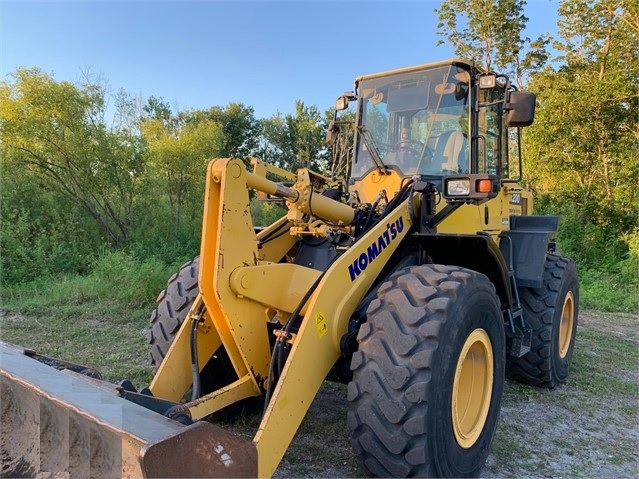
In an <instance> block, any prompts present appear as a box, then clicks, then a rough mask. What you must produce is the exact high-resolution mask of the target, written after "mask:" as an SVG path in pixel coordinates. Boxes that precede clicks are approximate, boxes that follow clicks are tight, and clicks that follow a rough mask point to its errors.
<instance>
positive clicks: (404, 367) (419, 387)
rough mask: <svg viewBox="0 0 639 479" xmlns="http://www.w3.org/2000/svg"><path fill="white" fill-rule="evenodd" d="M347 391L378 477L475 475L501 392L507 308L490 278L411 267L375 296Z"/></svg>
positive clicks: (363, 452)
mask: <svg viewBox="0 0 639 479" xmlns="http://www.w3.org/2000/svg"><path fill="white" fill-rule="evenodd" d="M358 342H359V350H358V351H357V352H355V353H354V354H353V359H352V364H351V369H352V370H353V380H352V381H351V382H350V383H349V385H348V399H349V401H350V403H351V405H350V408H349V412H348V427H349V430H350V433H351V443H352V445H353V449H354V451H355V453H356V454H357V455H358V456H359V459H360V462H361V464H362V466H363V468H364V469H365V470H366V472H367V473H368V474H371V475H373V476H377V477H473V476H478V475H479V473H480V471H481V468H482V467H483V465H484V463H485V461H486V458H487V456H488V452H489V447H490V444H491V442H492V438H493V435H494V432H495V428H496V426H497V420H498V417H499V408H500V402H501V396H502V392H503V387H504V370H505V335H504V327H503V319H502V314H501V311H500V302H499V299H498V297H497V295H496V294H495V289H494V287H493V285H492V283H490V281H489V280H488V278H487V277H486V276H484V275H483V274H480V273H477V272H475V271H471V270H468V269H464V268H459V267H452V266H442V265H422V266H413V267H409V268H404V269H402V270H399V271H397V272H396V273H394V274H393V275H391V276H390V277H389V279H388V280H387V281H385V282H384V283H382V284H381V286H380V287H379V288H378V291H377V299H375V300H373V301H372V302H371V304H370V306H369V308H368V311H367V322H366V323H364V324H363V325H362V326H361V328H360V331H359V334H358Z"/></svg>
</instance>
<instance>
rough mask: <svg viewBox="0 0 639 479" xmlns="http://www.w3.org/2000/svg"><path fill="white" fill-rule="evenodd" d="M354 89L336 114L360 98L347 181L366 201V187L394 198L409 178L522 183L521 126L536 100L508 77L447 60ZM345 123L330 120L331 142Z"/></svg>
mask: <svg viewBox="0 0 639 479" xmlns="http://www.w3.org/2000/svg"><path fill="white" fill-rule="evenodd" d="M497 80H499V81H497ZM355 90H356V91H355V94H354V95H353V94H344V95H342V96H341V97H340V98H339V99H338V102H337V104H336V110H338V111H339V110H344V109H346V107H347V106H348V102H349V101H351V100H357V109H356V112H355V128H354V148H353V154H352V158H351V161H350V173H349V179H350V180H349V181H350V186H351V188H350V189H351V191H356V192H357V194H358V195H359V197H360V198H359V199H360V200H361V201H364V202H369V201H371V200H372V197H371V195H372V194H373V190H372V189H371V190H370V191H365V190H366V189H367V188H369V187H368V186H367V185H369V184H374V185H376V187H375V188H384V189H385V191H386V193H387V194H388V195H389V196H392V195H393V194H394V192H395V191H397V190H398V189H399V188H400V186H401V185H402V184H403V183H404V181H405V180H406V178H412V177H421V178H428V179H429V181H433V182H435V183H439V184H440V185H441V183H442V182H443V181H444V179H445V178H450V177H452V176H460V175H477V174H479V175H490V176H491V181H495V182H503V181H513V182H515V181H519V179H520V171H521V157H520V147H519V141H520V135H519V127H521V126H527V125H529V124H531V123H532V119H533V115H534V96H533V95H532V94H529V93H524V92H517V91H515V88H514V87H513V86H512V85H511V84H510V82H509V81H508V78H507V77H505V76H503V75H499V76H498V75H496V74H494V73H489V74H486V73H484V72H482V71H480V70H479V69H478V68H477V66H476V65H475V64H474V63H473V62H467V61H463V60H450V61H446V62H439V63H433V64H428V65H421V66H418V67H411V68H404V69H399V70H392V71H389V72H385V73H377V74H372V75H364V76H361V77H359V78H357V79H356V81H355ZM531 102H532V103H531ZM336 113H337V112H336ZM343 123H344V122H342V121H338V120H337V117H336V119H335V120H334V121H333V122H332V123H331V126H330V127H329V132H328V136H327V141H328V143H329V144H331V141H335V138H336V136H337V132H338V131H339V125H340V124H343ZM508 127H513V128H510V129H509V128H508ZM436 178H438V180H437V179H436ZM451 180H452V178H451ZM378 191H379V190H378ZM375 194H376V192H375Z"/></svg>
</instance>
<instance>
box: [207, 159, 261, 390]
mask: <svg viewBox="0 0 639 479" xmlns="http://www.w3.org/2000/svg"><path fill="white" fill-rule="evenodd" d="M247 185H248V180H247V172H246V170H245V167H244V164H243V163H242V162H241V161H240V160H237V159H231V160H229V159H218V160H213V161H211V162H210V163H209V166H208V170H207V182H206V193H205V201H204V218H203V228H202V242H201V246H200V270H199V279H198V281H199V287H200V292H201V295H202V298H203V300H204V303H205V305H206V310H207V312H208V314H209V315H211V317H212V318H213V325H214V327H215V329H216V331H217V333H218V334H219V336H220V339H221V340H222V344H223V345H224V348H225V349H226V352H227V353H228V356H229V358H230V360H231V363H232V364H233V367H234V368H235V371H236V373H237V375H238V377H240V378H241V377H243V376H246V375H247V374H251V375H252V377H253V381H254V388H255V390H254V395H257V394H259V392H260V388H261V381H263V380H264V378H266V377H267V375H268V368H269V362H270V347H269V342H268V334H267V328H266V321H267V320H268V317H267V316H266V312H265V309H264V307H263V306H261V305H259V304H258V303H255V302H252V301H245V300H243V299H242V298H238V296H237V294H236V293H235V292H234V291H233V290H232V289H231V287H230V284H229V277H230V276H231V273H232V272H233V270H234V269H235V268H236V267H237V265H255V264H256V262H257V261H258V259H257V258H258V248H257V237H256V234H255V229H254V226H253V222H252V219H251V214H250V208H249V196H248V189H247ZM247 318H252V319H251V320H247Z"/></svg>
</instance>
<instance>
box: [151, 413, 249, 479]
mask: <svg viewBox="0 0 639 479" xmlns="http://www.w3.org/2000/svg"><path fill="white" fill-rule="evenodd" d="M141 462H142V470H143V471H144V472H145V474H146V476H145V477H149V478H152V477H153V478H170V477H203V478H204V477H206V478H211V477H218V478H221V477H225V478H231V477H257V449H256V448H255V445H254V444H253V443H252V442H248V441H246V440H244V439H241V438H239V437H237V436H236V435H235V434H233V433H231V432H229V431H226V430H224V429H222V428H220V427H218V426H215V425H213V424H211V423H207V422H197V423H195V424H193V425H191V426H188V427H187V428H185V430H184V431H182V432H180V433H178V434H176V435H175V436H172V437H169V438H166V439H165V440H163V441H161V442H158V443H156V444H152V445H150V446H147V447H145V448H144V449H143V451H142V458H141Z"/></svg>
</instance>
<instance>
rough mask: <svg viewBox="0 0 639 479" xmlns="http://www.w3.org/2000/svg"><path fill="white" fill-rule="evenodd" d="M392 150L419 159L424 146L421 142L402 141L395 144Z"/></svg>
mask: <svg viewBox="0 0 639 479" xmlns="http://www.w3.org/2000/svg"><path fill="white" fill-rule="evenodd" d="M394 149H395V150H396V151H401V150H404V151H408V152H409V153H411V154H413V155H414V156H416V157H417V158H419V157H420V156H421V155H422V151H423V149H424V145H423V143H422V142H420V141H417V140H402V141H399V142H397V143H396V144H395V146H394Z"/></svg>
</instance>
